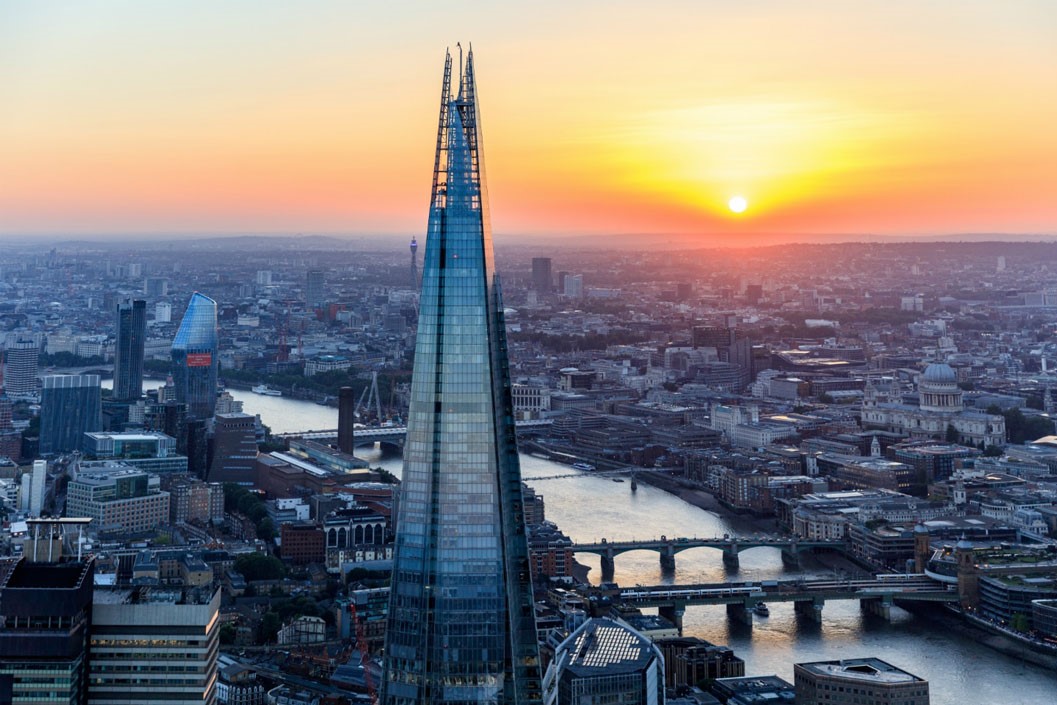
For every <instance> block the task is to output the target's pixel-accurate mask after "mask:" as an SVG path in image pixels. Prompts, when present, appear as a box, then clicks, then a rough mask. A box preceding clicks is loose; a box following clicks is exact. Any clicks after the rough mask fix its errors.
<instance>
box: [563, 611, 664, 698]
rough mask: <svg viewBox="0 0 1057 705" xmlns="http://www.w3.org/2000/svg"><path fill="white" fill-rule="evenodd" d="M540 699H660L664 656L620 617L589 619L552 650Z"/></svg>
mask: <svg viewBox="0 0 1057 705" xmlns="http://www.w3.org/2000/svg"><path fill="white" fill-rule="evenodd" d="M545 684H546V685H545V688H546V700H545V702H546V705H580V704H581V703H585V702H602V703H622V704H624V705H664V703H665V699H664V658H663V656H662V655H661V651H660V649H659V648H657V646H656V645H655V644H654V643H653V642H652V641H650V640H649V639H647V638H646V637H645V636H643V635H642V634H640V633H639V632H637V631H635V630H634V629H632V628H631V627H630V626H628V625H627V624H625V623H624V622H618V621H615V620H612V619H609V618H607V617H596V618H594V619H589V620H587V621H586V622H584V623H583V624H581V625H580V628H579V629H577V630H576V631H574V632H573V633H572V634H570V635H569V637H568V638H567V639H566V640H565V641H563V642H562V643H561V645H559V646H558V648H557V649H555V650H554V660H553V661H552V662H551V665H550V668H549V669H548V670H547V677H546V679H545Z"/></svg>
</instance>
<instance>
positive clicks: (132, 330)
mask: <svg viewBox="0 0 1057 705" xmlns="http://www.w3.org/2000/svg"><path fill="white" fill-rule="evenodd" d="M116 328H117V344H116V345H115V346H114V399H119V400H122V401H124V400H129V399H139V398H140V397H141V396H143V345H144V342H145V341H146V339H147V302H146V301H144V300H142V299H136V300H134V301H125V302H123V303H120V304H118V305H117V326H116Z"/></svg>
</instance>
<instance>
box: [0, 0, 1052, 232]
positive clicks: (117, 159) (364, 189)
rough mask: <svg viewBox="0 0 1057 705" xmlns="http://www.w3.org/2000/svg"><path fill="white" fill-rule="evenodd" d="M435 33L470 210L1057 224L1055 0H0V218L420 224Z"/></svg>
mask: <svg viewBox="0 0 1057 705" xmlns="http://www.w3.org/2000/svg"><path fill="white" fill-rule="evenodd" d="M457 41H462V42H463V43H464V46H465V45H466V43H467V42H473V46H474V51H475V59H476V65H477V72H478V84H479V89H480V101H481V110H482V114H483V128H484V147H485V158H486V164H487V169H488V180H489V184H488V185H489V191H490V201H491V207H492V222H493V226H494V228H495V230H496V232H497V233H504V234H510V235H522V236H526V237H527V236H532V235H541V236H556V235H564V234H604V233H643V234H644V237H647V236H648V234H651V233H658V234H659V233H679V234H688V235H699V236H700V238H701V241H702V243H708V244H717V243H718V244H724V243H731V244H733V243H740V244H744V243H746V242H752V241H753V238H763V237H764V236H763V235H761V234H768V236H770V237H773V236H775V235H778V236H783V237H784V236H794V235H803V234H816V233H818V234H825V233H849V234H858V233H863V234H866V233H879V234H897V235H942V234H952V233H970V232H971V233H981V232H987V233H1009V234H1036V235H1039V234H1042V235H1045V234H1049V235H1057V127H1055V126H1057V2H1055V1H1054V0H1001V1H999V0H961V1H960V2H954V1H952V0H912V1H911V0H908V1H900V0H895V1H892V0H889V1H884V2H882V1H881V0H877V1H867V0H863V1H861V2H848V1H847V0H832V1H829V0H797V1H796V2H790V1H786V0H770V1H767V0H738V1H737V2H734V1H731V0H688V1H686V2H675V1H665V2H643V1H642V0H636V1H634V2H623V1H621V0H598V1H593V0H592V1H573V0H564V1H553V2H552V1H550V0H543V1H537V2H532V3H514V2H509V3H507V2H491V3H485V2H461V1H458V0H447V1H446V2H397V1H393V0H391V1H390V2H378V3H374V2H362V1H358V2H353V1H351V0H349V1H345V2H321V1H313V0H300V1H298V2H290V1H289V0H284V1H271V0H220V1H218V0H208V1H197V0H182V1H179V2H177V1H173V2H161V1H158V2H137V1H135V0H125V1H122V2H118V1H116V0H115V1H113V2H104V1H95V0H84V1H83V2H77V3H59V2H31V1H29V0H26V1H20V0H10V1H8V2H3V3H0V233H6V234H9V235H12V234H47V235H59V236H66V235H84V234H107V233H112V234H119V235H120V234H141V233H142V234H146V233H158V234H165V233H199V234H218V233H328V234H342V233H349V234H385V233H393V234H394V235H400V236H403V235H406V234H410V233H420V232H421V231H422V230H423V228H424V224H425V221H426V207H427V204H428V196H429V187H430V177H431V169H432V166H433V150H434V145H435V139H436V120H437V106H438V100H439V93H440V81H441V70H442V67H443V58H444V50H445V48H446V47H448V46H450V47H451V48H452V49H453V50H454V47H455V42H457ZM735 195H740V196H742V197H744V198H745V199H746V200H747V201H748V206H747V208H746V209H745V211H744V212H743V213H740V214H736V213H733V212H732V211H731V209H730V208H729V207H728V202H729V201H730V199H731V198H732V197H733V196H735Z"/></svg>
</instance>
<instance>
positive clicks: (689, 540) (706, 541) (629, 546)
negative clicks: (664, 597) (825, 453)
mask: <svg viewBox="0 0 1057 705" xmlns="http://www.w3.org/2000/svg"><path fill="white" fill-rule="evenodd" d="M760 546H770V547H773V548H780V549H782V560H783V561H784V562H785V563H787V564H789V565H793V566H795V565H799V563H800V558H799V556H800V553H801V552H803V551H814V550H818V549H829V550H835V551H844V550H846V548H847V545H846V544H845V543H844V542H843V541H820V540H809V539H801V538H798V537H795V536H793V537H787V536H768V535H749V536H733V535H729V534H726V535H723V536H716V537H711V538H698V537H697V536H694V537H683V538H668V537H667V536H661V537H660V538H658V539H645V540H641V539H637V540H631V541H610V540H608V539H602V540H601V541H598V542H597V543H574V544H573V545H572V546H571V548H572V551H573V552H574V553H594V554H595V555H598V556H601V557H602V578H603V580H609V579H612V575H613V568H614V560H615V559H616V557H617V556H619V555H620V554H621V553H628V552H629V551H656V552H657V553H659V554H660V558H661V567H662V568H675V554H677V553H681V552H682V551H686V550H689V549H691V548H714V549H717V550H720V551H722V552H723V562H724V563H726V564H727V565H729V566H731V567H735V566H737V565H738V554H739V553H741V552H742V551H747V550H749V549H750V548H759V547H760Z"/></svg>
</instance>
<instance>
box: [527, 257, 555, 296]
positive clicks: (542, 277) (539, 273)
mask: <svg viewBox="0 0 1057 705" xmlns="http://www.w3.org/2000/svg"><path fill="white" fill-rule="evenodd" d="M532 288H533V289H535V290H536V291H538V292H539V293H541V294H549V293H551V292H552V291H553V290H554V278H553V276H552V274H551V258H550V257H533V258H532Z"/></svg>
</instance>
